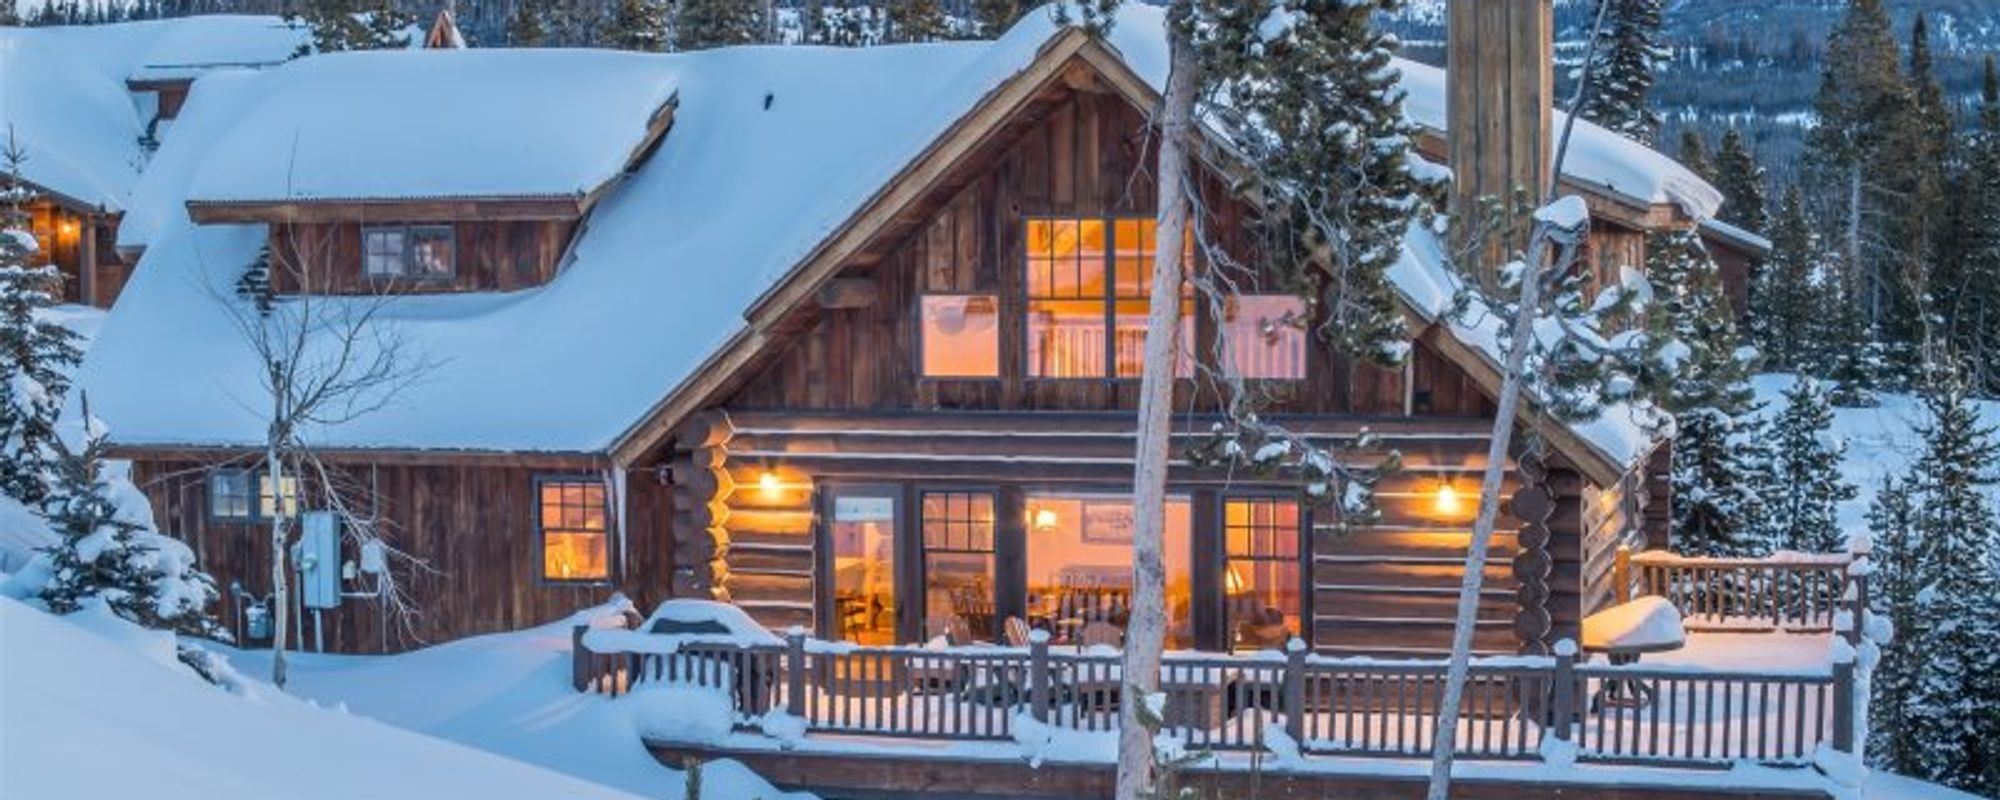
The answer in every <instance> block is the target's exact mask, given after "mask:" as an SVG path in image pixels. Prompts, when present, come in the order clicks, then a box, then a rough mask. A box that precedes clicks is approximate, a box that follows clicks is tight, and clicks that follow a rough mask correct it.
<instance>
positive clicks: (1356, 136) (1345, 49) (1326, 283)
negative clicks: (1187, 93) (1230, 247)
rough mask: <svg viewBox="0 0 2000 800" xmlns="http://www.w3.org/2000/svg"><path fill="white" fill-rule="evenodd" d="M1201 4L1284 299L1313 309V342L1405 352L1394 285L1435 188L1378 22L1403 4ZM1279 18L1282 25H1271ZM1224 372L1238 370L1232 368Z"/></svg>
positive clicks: (1215, 72) (1351, 350)
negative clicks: (1419, 169)
mask: <svg viewBox="0 0 2000 800" xmlns="http://www.w3.org/2000/svg"><path fill="white" fill-rule="evenodd" d="M1280 5H1281V4H1279V3H1277V2H1275V0H1251V1H1249V2H1225V1H1224V0H1202V2H1200V3H1197V6H1198V11H1197V14H1198V15H1199V16H1200V18H1202V19H1204V20H1206V21H1208V22H1209V23H1210V24H1207V25H1205V26H1204V27H1205V28H1206V29H1205V30H1203V31H1200V32H1198V34H1197V38H1196V46H1197V47H1199V48H1200V49H1201V51H1202V52H1201V54H1200V56H1199V57H1200V58H1201V59H1202V60H1203V64H1204V66H1205V68H1206V75H1207V77H1208V81H1207V83H1208V85H1207V86H1205V87H1203V94H1204V96H1218V95H1219V96H1227V97H1228V98H1229V102H1228V103H1227V104H1225V105H1220V106H1219V107H1218V108H1216V109H1214V110H1213V113H1214V114H1215V115H1216V117H1217V119H1219V120H1221V121H1223V123H1224V125H1225V127H1226V128H1227V129H1228V131H1229V135H1230V137H1231V140H1232V141H1233V143H1234V144H1235V145H1236V147H1237V148H1238V149H1239V150H1240V152H1242V153H1243V154H1244V156H1245V159H1246V161H1247V162H1248V163H1249V164H1250V165H1251V169H1252V171H1253V172H1254V176H1253V177H1252V178H1251V179H1250V180H1249V181H1248V183H1249V184H1251V185H1253V186H1254V190H1255V193H1256V202H1257V204H1258V205H1257V211H1256V216H1257V218H1256V221H1255V222H1256V229H1257V231H1258V236H1259V237H1260V248H1259V249H1260V253H1261V254H1262V255H1263V256H1264V257H1265V258H1266V259H1268V260H1269V262H1270V267H1271V269H1272V270H1273V271H1274V272H1275V273H1276V274H1277V275H1278V276H1280V277H1279V279H1278V283H1279V284H1280V286H1279V287H1271V288H1284V289H1290V290H1292V291H1296V292H1298V293H1300V294H1301V295H1303V296H1304V297H1305V298H1307V299H1308V300H1309V301H1310V302H1312V303H1313V304H1315V306H1316V308H1317V313H1318V315H1319V317H1320V320H1321V321H1320V323H1319V324H1317V325H1315V326H1314V330H1315V331H1316V332H1318V333H1319V334H1321V335H1322V337H1323V338H1325V339H1327V340H1328V341H1329V343H1330V344H1331V345H1332V346H1333V347H1334V348H1335V349H1336V350H1338V351H1340V352H1343V353H1348V354H1352V355H1354V356H1355V357H1357V358H1362V359H1368V360H1372V361H1375V362H1378V363H1394V362H1397V361H1399V360H1400V359H1401V358H1402V356H1403V352H1404V350H1405V349H1406V347H1407V338H1406V334H1405V332H1404V328H1403V325H1404V323H1403V319H1402V312H1401V311H1400V310H1399V309H1400V306H1399V305H1398V302H1397V300H1396V296H1395V294H1394V292H1393V290H1392V289H1391V288H1390V285H1389V282H1388V280H1387V277H1386V274H1387V270H1388V269H1389V268H1390V267H1391V266H1392V265H1394V264H1395V262H1396V260H1397V258H1398V257H1399V256H1400V254H1401V252H1402V241H1403V236H1404V233H1405V232H1406V231H1407V229H1408V228H1409V225H1410V221H1411V219H1412V217H1413V215H1414V214H1415V213H1416V209H1417V208H1419V207H1420V206H1422V205H1423V204H1424V197H1425V194H1426V193H1427V192H1428V191H1430V186H1429V185H1427V184H1425V183H1424V182H1423V181H1420V180H1419V179H1418V178H1417V177H1416V175H1415V174H1414V173H1413V172H1412V166H1413V164H1414V163H1415V162H1414V159H1415V158H1416V155H1415V153H1414V151H1413V149H1412V145H1411V143H1412V142H1413V141H1415V138H1416V130H1415V129H1414V128H1413V127H1411V125H1410V124H1409V122H1408V121H1407V120H1406V119H1405V118H1404V116H1403V110H1402V93H1401V92H1400V91H1399V90H1398V89H1397V88H1396V73H1395V70H1394V68H1393V67H1392V66H1391V58H1390V57H1391V51H1392V50H1393V47H1394V44H1393V40H1392V39H1391V37H1389V36H1387V35H1385V34H1384V33H1382V32H1381V31H1378V30H1376V29H1375V27H1374V24H1373V16H1374V15H1375V14H1376V13H1378V12H1379V11H1383V10H1394V9H1395V8H1398V7H1399V6H1400V3H1398V2H1395V0H1369V1H1367V2H1353V3H1304V4H1300V3H1288V4H1283V7H1282V8H1281V7H1280ZM1272 19H1280V20H1283V21H1284V24H1283V25H1282V26H1273V25H1270V24H1267V21H1269V20H1272ZM1221 360H1222V361H1224V362H1227V361H1228V359H1226V358H1225V359H1221Z"/></svg>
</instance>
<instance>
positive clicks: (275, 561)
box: [248, 412, 291, 689]
mask: <svg viewBox="0 0 2000 800" xmlns="http://www.w3.org/2000/svg"><path fill="white" fill-rule="evenodd" d="M280 413H282V412H280ZM274 427H275V426H274ZM277 443H278V435H277V433H276V431H275V430H273V432H272V434H271V438H270V441H268V442H266V443H265V446H264V474H265V477H266V479H267V480H269V481H270V482H271V685H273V686H276V687H278V688H280V689H283V688H285V639H286V637H287V634H288V633H289V632H290V630H291V597H290V595H291V591H290V588H291V587H290V581H288V580H286V577H287V576H286V569H285V558H286V556H287V555H288V553H286V552H285V550H286V548H285V544H286V543H285V540H286V539H287V538H289V536H288V531H287V530H286V523H287V522H288V521H289V520H288V519H287V517H286V516H285V499H284V498H285V493H284V486H285V481H284V477H285V471H284V467H283V465H282V462H280V461H279V459H278V444H277ZM248 488H249V490H250V502H251V503H255V504H261V503H263V502H264V500H263V495H264V493H263V492H262V491H259V489H258V486H257V485H256V481H254V480H253V481H251V484H250V486H249V487H248ZM256 511H257V509H256V508H255V507H254V506H253V507H252V508H251V512H252V513H255V512H256Z"/></svg>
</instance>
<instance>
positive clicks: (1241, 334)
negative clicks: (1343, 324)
mask: <svg viewBox="0 0 2000 800" xmlns="http://www.w3.org/2000/svg"><path fill="white" fill-rule="evenodd" d="M1225 301H1226V302H1225V303H1224V304H1223V318H1222V321H1221V327H1222V332H1223V336H1224V337H1225V338H1226V339H1227V340H1228V343H1229V345H1228V347H1229V350H1228V352H1229V356H1230V359H1231V360H1232V361H1233V362H1234V363H1235V365H1236V370H1237V374H1238V375H1241V376H1243V377H1245V378H1257V379H1265V380H1303V379H1304V378H1305V377H1306V324H1307V321H1306V304H1305V301H1304V300H1302V299H1300V298H1298V297H1296V296H1293V295H1273V294H1262V295H1258V294H1246V295H1232V296H1230V297H1227V298H1225Z"/></svg>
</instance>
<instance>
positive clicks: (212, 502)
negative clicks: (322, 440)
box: [208, 469, 299, 521]
mask: <svg viewBox="0 0 2000 800" xmlns="http://www.w3.org/2000/svg"><path fill="white" fill-rule="evenodd" d="M253 476H254V477H253ZM252 485H255V486H256V487H257V494H256V496H255V497H252V496H251V494H250V487H251V486H252ZM279 485H280V486H282V487H283V491H280V492H274V491H272V490H271V476H270V475H269V474H268V473H265V472H264V471H262V470H250V469H218V470H215V471H213V472H210V473H209V474H208V513H209V516H212V517H215V518H216V519H225V520H245V521H248V520H262V519H270V518H272V517H274V516H276V515H277V512H278V503H279V501H280V498H282V499H283V502H284V508H285V515H286V516H296V515H297V514H298V513H299V479H298V478H295V477H293V476H290V475H287V476H285V477H284V479H283V480H281V481H280V482H279Z"/></svg>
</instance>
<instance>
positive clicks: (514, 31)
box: [507, 0, 553, 47]
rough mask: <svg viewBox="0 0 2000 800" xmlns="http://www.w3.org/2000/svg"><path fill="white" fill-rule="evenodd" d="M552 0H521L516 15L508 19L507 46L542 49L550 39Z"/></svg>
mask: <svg viewBox="0 0 2000 800" xmlns="http://www.w3.org/2000/svg"><path fill="white" fill-rule="evenodd" d="M551 5H552V4H551V2H550V0H521V2H520V3H518V4H516V5H515V6H514V15H513V16H511V17H508V18H507V44H508V45H509V46H512V47H541V46H543V45H544V44H546V43H547V42H548V39H549V22H550V20H549V16H550V13H551V11H553V9H552V8H551V7H550V6H551Z"/></svg>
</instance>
